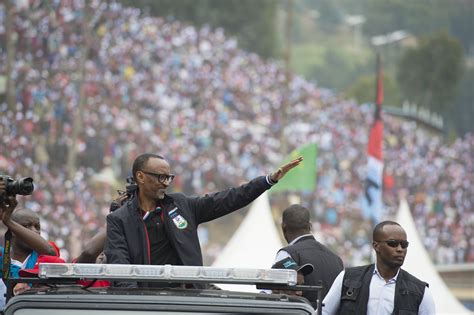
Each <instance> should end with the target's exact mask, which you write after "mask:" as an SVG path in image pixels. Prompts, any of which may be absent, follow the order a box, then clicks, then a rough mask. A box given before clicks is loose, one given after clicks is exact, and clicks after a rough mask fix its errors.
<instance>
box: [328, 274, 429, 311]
mask: <svg viewBox="0 0 474 315" xmlns="http://www.w3.org/2000/svg"><path fill="white" fill-rule="evenodd" d="M399 272H400V270H399ZM397 277H398V273H397V274H396V275H395V277H393V278H392V279H390V280H389V281H388V282H386V281H385V279H384V278H382V276H380V274H379V272H378V269H377V266H375V270H374V273H373V275H372V280H371V281H370V289H369V290H370V291H369V302H368V304H367V315H390V314H392V312H393V302H394V299H395V285H396V283H397ZM343 279H344V270H343V271H341V273H340V274H339V275H338V276H337V277H336V279H335V280H334V283H333V284H332V286H331V289H329V292H328V294H327V295H326V297H325V298H324V301H323V305H324V306H323V310H322V313H323V315H332V314H337V310H338V309H339V303H340V301H341V290H342V280H343ZM433 314H436V311H435V305H434V300H433V297H432V295H431V293H430V290H429V289H428V288H427V287H426V288H425V292H424V294H423V299H422V301H421V304H420V307H419V309H418V315H433Z"/></svg>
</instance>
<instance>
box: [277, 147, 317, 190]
mask: <svg viewBox="0 0 474 315" xmlns="http://www.w3.org/2000/svg"><path fill="white" fill-rule="evenodd" d="M300 155H302V156H303V161H302V162H301V164H300V165H298V166H297V167H295V168H294V169H292V170H291V171H289V172H288V173H287V174H286V175H285V176H284V177H283V178H282V179H280V181H279V182H278V184H277V185H275V186H274V187H273V188H272V189H271V190H270V192H271V193H274V192H280V191H314V189H315V188H316V157H317V155H318V147H317V145H316V144H308V145H305V146H304V147H301V148H299V149H297V150H294V151H293V152H291V153H290V155H289V156H288V157H287V158H286V159H285V161H284V162H283V164H284V163H287V162H289V161H291V160H294V159H295V158H297V157H298V156H300Z"/></svg>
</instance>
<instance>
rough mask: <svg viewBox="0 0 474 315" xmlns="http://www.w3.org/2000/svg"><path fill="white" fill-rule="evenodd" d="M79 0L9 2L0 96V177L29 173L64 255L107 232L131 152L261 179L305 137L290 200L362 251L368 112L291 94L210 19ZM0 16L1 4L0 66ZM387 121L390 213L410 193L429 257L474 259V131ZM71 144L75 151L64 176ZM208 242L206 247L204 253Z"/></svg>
mask: <svg viewBox="0 0 474 315" xmlns="http://www.w3.org/2000/svg"><path fill="white" fill-rule="evenodd" d="M90 5H91V7H90V8H85V7H84V6H85V2H84V1H79V0H70V1H49V2H44V1H38V0H31V1H18V2H17V3H16V7H15V11H14V29H15V33H16V36H15V38H14V40H15V44H14V47H15V54H14V62H13V78H14V80H15V93H16V94H15V100H16V105H15V107H14V108H8V106H7V105H6V103H2V104H1V105H0V112H1V113H2V114H1V116H0V134H1V136H2V141H1V142H0V173H3V174H10V175H13V176H15V177H16V176H32V177H33V178H34V179H35V184H36V189H35V192H34V194H33V196H32V197H29V198H24V199H23V201H24V204H25V206H27V207H29V208H31V209H32V210H34V211H37V212H38V213H40V215H41V216H42V217H43V219H44V220H43V222H42V223H43V225H42V229H43V231H44V234H45V236H46V237H47V238H49V239H52V240H54V241H55V242H56V243H57V244H58V246H59V247H61V255H62V256H63V257H65V258H70V257H72V256H74V255H76V254H77V253H78V252H79V250H80V246H81V243H84V242H85V241H87V240H88V239H90V238H91V237H92V236H93V235H94V234H95V233H96V232H97V231H99V230H100V229H101V228H103V225H104V223H105V216H106V215H107V213H108V209H109V204H110V201H111V200H112V199H113V198H114V197H115V195H116V194H115V189H117V188H123V186H124V185H125V181H124V178H125V177H126V176H127V175H129V172H130V170H129V169H130V165H131V163H132V161H133V159H134V158H135V157H136V156H137V155H138V154H140V153H142V152H157V153H160V154H162V155H165V156H166V157H167V158H168V159H169V160H170V161H171V163H172V169H173V172H175V173H176V174H177V175H178V176H177V178H176V181H175V182H174V183H173V187H172V189H174V190H175V191H183V192H185V193H188V194H189V193H191V194H202V193H206V192H210V191H214V190H216V189H219V188H224V187H228V186H230V185H235V184H237V183H240V182H242V181H244V180H248V179H250V178H252V177H254V176H257V175H260V174H264V173H266V172H268V171H269V170H272V169H273V167H274V166H275V165H277V164H278V163H280V162H281V160H282V159H283V158H284V157H285V155H286V152H282V148H286V150H287V151H288V152H290V151H291V150H292V149H295V148H298V147H300V146H302V145H304V144H306V143H310V142H313V143H317V144H318V148H319V153H318V167H317V170H318V183H317V189H316V191H314V192H313V193H306V194H303V195H302V198H303V199H302V201H303V202H310V203H311V208H312V209H313V210H314V218H315V222H314V225H315V228H316V229H317V230H318V232H320V233H321V234H320V235H323V236H324V239H323V240H322V241H323V242H325V243H327V244H328V245H329V246H331V247H333V248H334V249H335V251H336V252H337V253H338V254H340V255H341V256H342V258H343V259H344V261H345V263H346V264H347V265H354V264H359V263H360V262H361V261H367V260H368V259H369V256H370V251H369V250H368V249H367V246H364V245H365V244H367V242H368V239H367V236H368V234H367V231H371V227H370V223H369V222H368V221H367V220H366V219H365V218H364V216H363V214H362V210H361V198H362V196H363V180H364V176H365V167H366V163H367V157H366V153H365V150H366V146H367V139H368V129H369V126H370V123H371V121H372V118H373V115H372V109H371V108H370V107H369V106H364V105H358V104H356V103H354V102H352V101H347V100H344V99H341V98H339V97H338V96H337V95H336V94H335V93H334V92H333V91H330V90H328V89H323V88H320V87H318V86H316V85H315V84H314V83H311V82H308V81H306V80H304V79H303V78H301V77H298V76H294V77H293V78H292V80H291V82H290V86H289V89H287V88H286V77H285V71H284V68H283V66H282V65H281V64H280V63H279V62H278V61H275V60H263V59H261V58H259V57H258V56H257V55H255V54H253V53H249V52H245V51H243V50H241V49H239V48H238V43H237V41H236V40H235V39H234V38H229V37H226V36H225V34H224V32H223V30H222V29H211V28H209V27H207V26H203V27H201V28H196V27H194V26H191V25H186V24H184V23H181V22H179V21H175V20H172V19H167V18H157V17H149V16H146V15H144V14H143V13H141V12H140V11H139V10H138V9H135V8H126V7H122V6H121V5H120V4H118V3H115V2H110V3H105V2H101V1H92V3H91V4H90ZM5 16H6V13H5V6H4V4H0V39H1V40H0V45H1V46H0V49H1V51H0V59H1V62H0V73H5V71H6V64H7V54H6V37H7V34H6V33H5ZM84 56H86V58H84ZM81 88H82V90H81ZM287 91H288V93H287ZM285 110H286V113H287V114H286V115H284V112H285ZM384 122H385V144H384V145H385V152H384V154H385V171H386V176H385V190H384V201H385V203H386V204H387V209H388V210H389V211H388V214H390V213H393V211H394V209H396V207H397V204H398V201H399V199H400V198H402V197H406V198H407V200H408V202H409V204H410V207H411V210H412V212H413V214H414V217H415V220H416V224H417V226H418V228H419V232H420V234H421V236H422V239H423V241H424V243H425V246H426V247H427V248H428V249H429V253H430V254H431V255H432V258H433V260H434V261H435V262H436V263H461V262H473V261H474V237H473V236H474V232H473V221H474V211H473V208H474V205H473V203H474V168H473V158H472V157H473V156H474V136H473V135H470V134H468V135H466V136H464V137H463V138H460V139H457V140H456V141H455V142H454V143H453V144H447V143H446V142H444V140H443V138H441V137H440V136H439V135H434V134H431V133H429V132H428V131H425V130H423V129H421V128H420V127H419V126H417V125H416V123H414V122H407V121H402V120H400V119H397V118H393V117H389V116H387V115H385V116H384ZM77 123H79V125H77ZM76 127H77V129H75V128H76ZM76 131H77V141H76V142H75V143H74V142H73V140H72V139H74V135H75V133H76ZM283 142H285V144H284V145H283V144H282V143H283ZM71 148H74V149H75V150H76V152H77V161H76V163H75V164H74V168H75V169H74V172H72V174H73V175H72V176H68V174H69V173H71V172H70V165H69V164H68V154H70V150H71ZM68 165H69V167H68ZM206 233H207V231H203V234H206ZM217 241H218V240H216V239H213V238H212V237H209V241H208V243H207V244H203V245H205V252H207V254H208V255H209V256H208V259H211V260H212V256H213V255H217V254H218V252H219V250H218V249H219V246H220V245H222V244H219V243H218V242H217ZM206 249H208V250H207V251H206Z"/></svg>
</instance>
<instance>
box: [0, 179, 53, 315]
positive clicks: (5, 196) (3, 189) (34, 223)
mask: <svg viewBox="0 0 474 315" xmlns="http://www.w3.org/2000/svg"><path fill="white" fill-rule="evenodd" d="M8 185H9V182H8V181H6V180H4V179H3V177H2V179H1V180H0V218H1V220H2V222H3V224H4V225H5V226H6V227H7V228H8V230H9V231H10V232H11V233H12V238H11V249H10V257H11V265H10V277H12V278H14V277H18V273H19V271H20V269H30V268H33V267H34V265H35V263H36V261H37V260H38V257H39V256H40V255H50V256H59V248H58V247H57V246H56V244H54V243H53V242H48V241H46V240H45V239H44V238H43V237H41V235H40V230H41V225H40V218H39V216H38V215H37V214H36V213H34V212H33V211H31V210H29V209H25V208H21V209H18V210H16V211H15V212H13V211H14V210H15V208H16V207H17V205H18V201H17V200H16V198H15V194H12V193H11V191H9V186H8ZM31 192H32V190H31V191H30V194H31ZM0 249H1V254H2V259H1V260H0V269H1V272H2V273H3V256H4V248H3V247H0ZM5 292H6V287H5V284H4V283H3V281H1V283H0V309H3V307H4V304H5V298H4V293H5ZM2 293H3V294H2Z"/></svg>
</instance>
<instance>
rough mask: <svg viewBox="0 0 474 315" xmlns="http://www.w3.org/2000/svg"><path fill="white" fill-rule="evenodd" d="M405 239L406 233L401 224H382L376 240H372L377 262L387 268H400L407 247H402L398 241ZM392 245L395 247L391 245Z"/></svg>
mask: <svg viewBox="0 0 474 315" xmlns="http://www.w3.org/2000/svg"><path fill="white" fill-rule="evenodd" d="M406 240H407V235H406V233H405V230H403V228H402V227H401V226H398V225H386V226H384V227H383V230H382V233H380V235H378V236H377V240H374V243H373V247H374V250H375V252H376V253H377V264H383V265H385V266H387V267H389V268H400V267H401V266H402V265H403V262H404V261H405V256H406V254H407V248H403V247H402V244H400V242H399V241H406ZM391 241H392V242H391ZM393 241H395V242H393ZM397 241H398V242H397ZM390 245H392V246H390ZM394 245H395V247H393V246H394Z"/></svg>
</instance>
